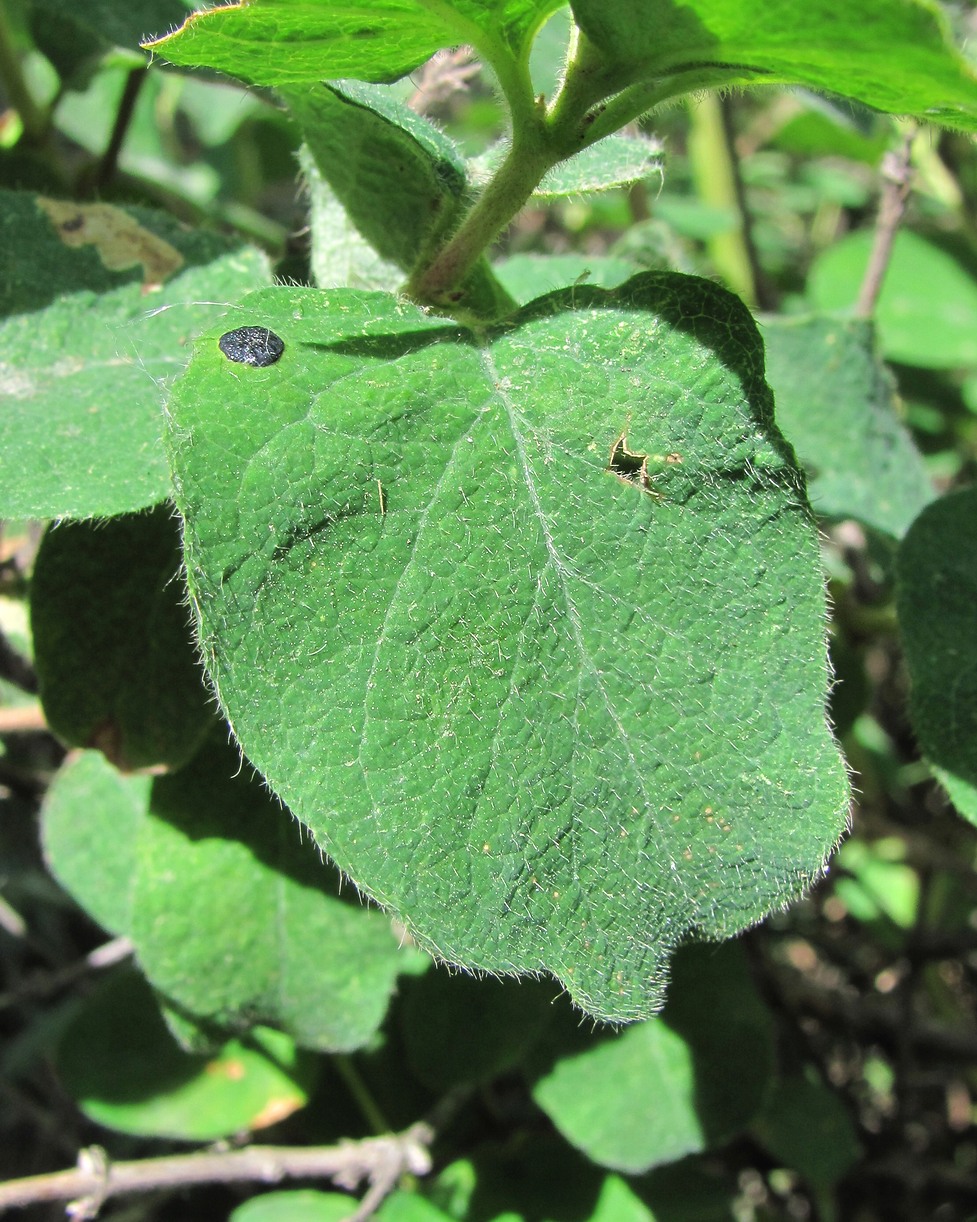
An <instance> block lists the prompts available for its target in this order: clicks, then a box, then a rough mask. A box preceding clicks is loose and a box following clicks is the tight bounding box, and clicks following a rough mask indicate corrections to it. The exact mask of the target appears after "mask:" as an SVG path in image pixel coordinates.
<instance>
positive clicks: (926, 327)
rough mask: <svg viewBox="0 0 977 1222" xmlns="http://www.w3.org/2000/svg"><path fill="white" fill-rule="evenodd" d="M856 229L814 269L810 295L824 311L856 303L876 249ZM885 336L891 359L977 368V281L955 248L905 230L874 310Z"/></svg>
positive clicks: (939, 366)
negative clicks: (872, 252)
mask: <svg viewBox="0 0 977 1222" xmlns="http://www.w3.org/2000/svg"><path fill="white" fill-rule="evenodd" d="M872 241H873V238H872V235H871V234H870V233H853V234H852V235H851V236H850V237H847V238H844V239H843V240H842V241H840V242H836V243H835V244H834V245H833V246H831V247H830V248H829V249H828V250H826V251H825V252H824V253H823V254H822V255H821V256H820V257H819V258H818V259H817V261H816V262H815V264H814V266H813V267H812V268H811V274H810V277H809V279H808V296H809V297H810V299H811V301H812V302H813V303H814V305H815V306H817V308H818V309H820V310H844V309H850V308H851V307H852V306H853V305H854V304H855V301H856V300H857V298H858V291H859V288H860V287H861V283H862V279H863V277H864V275H865V269H866V267H867V266H868V259H869V252H870V251H871V248H872ZM875 321H876V323H877V325H878V329H879V342H880V345H881V348H882V352H883V354H884V355H885V356H886V357H887V358H888V359H889V360H890V361H900V362H901V363H902V364H904V365H919V366H921V367H922V368H924V369H953V368H956V367H959V366H977V279H975V277H974V275H973V274H972V273H971V271H969V270H968V268H967V267H966V266H965V265H964V264H963V263H962V262H960V261H959V260H958V259H956V258H954V256H953V254H951V253H950V251H948V250H945V249H943V247H941V246H937V245H935V244H934V243H933V242H928V241H927V240H926V239H925V238H923V237H920V235H919V234H918V233H913V232H912V231H911V230H906V229H903V230H900V231H899V233H897V234H896V240H895V243H894V244H893V248H892V257H891V259H890V261H889V266H888V269H887V271H886V275H885V279H884V280H883V282H882V291H881V293H880V294H879V300H878V304H877V306H876V309H875Z"/></svg>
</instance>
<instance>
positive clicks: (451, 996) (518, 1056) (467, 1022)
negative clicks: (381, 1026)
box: [400, 971, 555, 1094]
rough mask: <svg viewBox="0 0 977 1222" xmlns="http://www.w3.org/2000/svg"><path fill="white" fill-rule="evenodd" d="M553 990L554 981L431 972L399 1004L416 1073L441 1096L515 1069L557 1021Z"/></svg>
mask: <svg viewBox="0 0 977 1222" xmlns="http://www.w3.org/2000/svg"><path fill="white" fill-rule="evenodd" d="M554 991H555V990H554V987H553V983H552V981H534V980H491V979H485V980H477V979H475V978H474V977H472V976H466V975H457V976H456V975H449V973H447V972H445V971H432V972H426V973H425V974H424V975H423V976H421V977H420V978H419V979H418V980H414V981H411V982H410V984H409V986H408V991H407V996H406V999H405V1000H404V1001H403V1002H402V1003H401V1006H400V1014H401V1021H402V1024H403V1033H404V1046H405V1048H406V1050H407V1056H408V1058H409V1060H410V1066H411V1069H412V1070H413V1072H414V1073H415V1074H416V1075H417V1077H418V1078H419V1079H420V1080H421V1081H422V1082H423V1083H424V1085H425V1086H427V1087H429V1088H430V1089H431V1090H433V1091H437V1092H438V1093H439V1094H443V1093H444V1092H445V1091H447V1090H449V1089H451V1088H452V1087H455V1086H458V1085H461V1084H467V1083H471V1082H482V1081H485V1080H487V1079H489V1078H493V1077H497V1076H498V1075H499V1074H502V1073H507V1072H509V1071H511V1070H512V1069H514V1068H515V1067H516V1066H517V1065H518V1064H519V1063H520V1062H521V1060H522V1058H523V1057H524V1056H525V1055H526V1052H527V1050H528V1049H529V1048H530V1047H531V1046H532V1044H533V1043H534V1042H535V1041H536V1040H538V1039H539V1038H540V1035H541V1034H542V1032H543V1030H544V1029H545V1027H546V1024H547V1023H548V1022H549V1021H550V1020H551V1019H552V1017H553V1001H554ZM459 1031H464V1033H465V1038H464V1039H463V1040H460V1039H458V1038H457V1033H458V1032H459Z"/></svg>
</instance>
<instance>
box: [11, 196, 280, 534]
mask: <svg viewBox="0 0 977 1222" xmlns="http://www.w3.org/2000/svg"><path fill="white" fill-rule="evenodd" d="M0 249H2V250H3V252H4V253H3V275H2V276H0V350H2V353H3V357H2V361H0V397H2V398H3V401H4V411H3V412H2V413H0V516H3V517H38V518H54V517H80V518H84V517H92V516H96V515H110V514H116V513H125V512H127V511H129V510H133V509H142V508H144V507H146V506H148V505H153V504H156V503H158V502H159V501H161V500H163V499H164V498H165V497H167V496H168V495H169V493H170V479H169V473H168V471H167V467H166V459H165V455H164V453H163V447H162V445H161V442H160V435H161V433H162V422H163V415H162V408H161V404H162V398H163V393H164V388H165V386H166V385H167V383H168V381H169V379H170V378H171V377H172V375H173V374H174V373H176V372H177V371H179V370H180V369H181V368H182V366H183V363H184V348H185V345H186V343H187V341H188V339H189V337H190V336H191V335H193V334H195V333H196V332H197V331H199V330H200V328H201V327H207V326H212V325H213V322H214V320H215V319H216V318H217V317H219V316H220V314H221V312H222V307H221V306H219V305H215V304H213V303H214V302H215V301H216V302H220V301H221V300H222V299H227V300H230V301H233V300H235V299H236V298H237V297H238V296H240V295H241V293H243V292H245V291H246V290H247V289H249V288H254V287H257V286H258V285H260V284H262V283H263V282H265V281H267V279H268V263H267V260H266V258H265V257H264V255H261V254H259V253H258V251H256V250H251V249H249V248H247V247H241V246H239V245H237V244H235V243H231V242H228V241H226V240H225V239H223V238H219V237H216V236H214V235H212V234H205V233H202V232H193V231H187V230H185V229H184V228H183V227H182V226H180V225H179V224H177V222H176V221H175V220H173V219H172V218H170V217H167V216H165V215H164V214H163V213H157V212H151V211H149V210H148V209H145V208H117V207H114V206H112V205H109V204H72V203H63V202H60V201H57V200H51V199H45V198H43V197H41V196H36V195H28V194H27V193H19V192H12V191H3V192H0Z"/></svg>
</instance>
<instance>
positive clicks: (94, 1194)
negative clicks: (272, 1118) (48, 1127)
mask: <svg viewBox="0 0 977 1222" xmlns="http://www.w3.org/2000/svg"><path fill="white" fill-rule="evenodd" d="M432 1138H433V1133H432V1131H431V1129H430V1128H429V1127H428V1126H427V1125H425V1124H416V1125H413V1126H412V1127H411V1128H409V1129H407V1130H406V1131H405V1132H404V1133H400V1134H398V1135H396V1136H391V1137H370V1138H366V1139H365V1140H364V1141H357V1142H343V1143H342V1145H339V1146H320V1147H317V1148H307V1149H302V1148H297V1147H292V1146H249V1147H247V1148H245V1149H243V1150H215V1151H209V1152H206V1153H203V1154H179V1155H175V1156H173V1157H169V1158H146V1159H139V1160H137V1161H134V1162H125V1163H111V1162H109V1160H108V1159H107V1157H106V1156H105V1152H104V1151H103V1150H99V1149H98V1148H97V1147H96V1148H95V1149H93V1150H90V1151H83V1152H82V1156H81V1157H80V1158H79V1160H78V1161H79V1166H78V1169H77V1170H75V1171H58V1172H55V1173H53V1174H50V1175H34V1176H30V1177H29V1178H27V1179H22V1180H10V1181H9V1182H8V1183H6V1184H0V1211H2V1210H5V1209H10V1208H11V1207H13V1206H15V1205H33V1204H37V1203H38V1202H41V1201H67V1200H71V1198H73V1197H80V1198H82V1200H83V1201H84V1203H85V1204H86V1205H89V1204H90V1205H91V1206H92V1207H94V1208H95V1209H96V1210H97V1209H98V1207H99V1206H100V1205H101V1204H102V1202H103V1201H105V1200H107V1199H108V1198H109V1197H114V1196H121V1195H123V1194H125V1193H132V1192H149V1191H152V1190H154V1189H158V1188H183V1187H186V1185H188V1184H234V1183H246V1182H253V1183H263V1184H274V1183H277V1182H278V1181H279V1180H283V1179H288V1178H298V1177H302V1178H320V1177H325V1178H328V1179H331V1180H333V1181H335V1182H336V1183H337V1184H338V1185H339V1186H340V1187H343V1188H354V1187H355V1186H356V1185H357V1184H358V1183H360V1182H361V1181H362V1180H364V1179H369V1180H370V1181H371V1182H373V1183H374V1184H377V1183H383V1184H384V1185H385V1186H386V1188H387V1191H389V1190H390V1188H392V1187H393V1185H394V1184H395V1183H396V1181H397V1179H398V1178H399V1177H400V1176H401V1175H402V1174H403V1173H404V1172H411V1173H412V1174H413V1175H425V1174H427V1172H428V1171H430V1169H431V1159H430V1155H429V1154H428V1149H427V1148H428V1145H429V1144H430V1142H431V1140H432ZM359 1212H360V1211H359V1210H358V1211H357V1213H359ZM76 1216H85V1217H94V1216H95V1214H94V1213H87V1214H84V1215H82V1214H81V1213H80V1212H79V1211H76ZM354 1216H355V1215H354Z"/></svg>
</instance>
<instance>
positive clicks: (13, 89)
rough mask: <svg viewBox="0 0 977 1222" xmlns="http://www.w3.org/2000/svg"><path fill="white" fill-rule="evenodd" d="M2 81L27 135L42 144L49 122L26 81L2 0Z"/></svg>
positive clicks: (0, 40) (0, 48) (0, 3)
mask: <svg viewBox="0 0 977 1222" xmlns="http://www.w3.org/2000/svg"><path fill="white" fill-rule="evenodd" d="M0 80H2V81H3V83H4V85H5V86H6V89H7V93H8V95H9V97H10V101H11V102H12V103H13V107H14V110H16V111H17V113H18V114H19V115H20V121H21V123H22V124H23V128H24V135H25V136H26V137H27V139H28V140H29V141H30V142H31V143H32V144H43V143H44V141H45V140H46V139H47V131H48V123H47V119H46V117H45V115H44V112H43V111H42V110H41V108H40V107H39V106H38V105H37V103H36V102H35V101H34V98H33V96H32V94H31V91H30V90H29V89H28V88H27V82H26V81H25V80H24V74H23V72H22V71H21V67H20V57H19V56H18V54H17V50H16V48H15V46H14V37H13V31H12V30H11V28H10V22H9V21H8V19H7V9H6V5H5V4H4V2H3V0H0Z"/></svg>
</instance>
